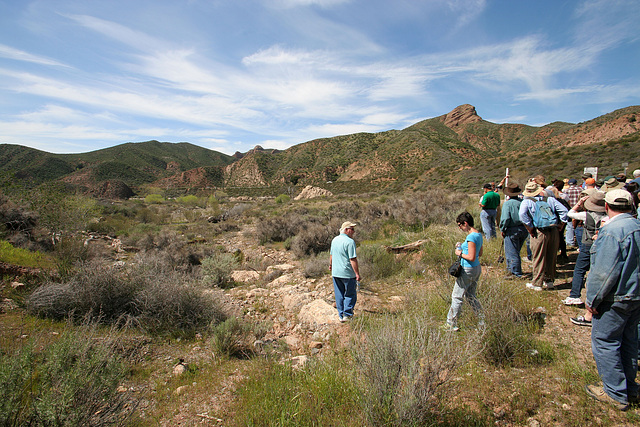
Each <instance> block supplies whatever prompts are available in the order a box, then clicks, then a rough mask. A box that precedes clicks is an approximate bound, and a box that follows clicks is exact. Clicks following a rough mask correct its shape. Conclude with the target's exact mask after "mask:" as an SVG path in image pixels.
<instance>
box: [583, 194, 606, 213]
mask: <svg viewBox="0 0 640 427" xmlns="http://www.w3.org/2000/svg"><path fill="white" fill-rule="evenodd" d="M584 207H585V208H586V209H587V210H590V211H593V212H604V211H605V209H604V193H603V192H602V191H594V192H592V193H591V194H589V198H588V199H587V200H585V201H584Z"/></svg>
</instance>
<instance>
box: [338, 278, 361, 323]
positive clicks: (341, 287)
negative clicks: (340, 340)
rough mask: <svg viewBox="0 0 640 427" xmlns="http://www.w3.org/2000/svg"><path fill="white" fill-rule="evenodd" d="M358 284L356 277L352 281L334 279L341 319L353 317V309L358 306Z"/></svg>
mask: <svg viewBox="0 0 640 427" xmlns="http://www.w3.org/2000/svg"><path fill="white" fill-rule="evenodd" d="M357 284H358V282H356V279H355V277H354V278H352V279H345V278H342V277H334V278H333V291H334V293H335V297H336V308H337V309H338V316H339V317H340V318H341V319H342V318H343V317H351V316H353V308H354V307H355V306H356V300H357V299H358V292H357Z"/></svg>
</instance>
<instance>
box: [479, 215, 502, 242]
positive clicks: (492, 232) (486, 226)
mask: <svg viewBox="0 0 640 427" xmlns="http://www.w3.org/2000/svg"><path fill="white" fill-rule="evenodd" d="M497 214H498V210H497V209H483V210H482V212H480V222H481V223H482V232H483V233H484V236H485V237H486V238H487V240H489V239H493V238H494V237H496V215H497Z"/></svg>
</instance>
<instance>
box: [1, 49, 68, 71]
mask: <svg viewBox="0 0 640 427" xmlns="http://www.w3.org/2000/svg"><path fill="white" fill-rule="evenodd" d="M0 57H3V58H8V59H14V60H16V61H24V62H32V63H34V64H40V65H51V66H56V67H69V66H68V65H66V64H63V63H61V62H59V61H56V60H55V59H51V58H47V57H44V56H39V55H33V54H31V53H28V52H24V51H22V50H19V49H15V48H12V47H11V46H7V45H4V44H0Z"/></svg>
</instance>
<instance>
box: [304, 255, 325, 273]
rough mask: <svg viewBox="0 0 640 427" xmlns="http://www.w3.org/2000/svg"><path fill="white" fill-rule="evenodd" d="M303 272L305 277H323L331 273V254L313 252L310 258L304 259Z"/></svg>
mask: <svg viewBox="0 0 640 427" xmlns="http://www.w3.org/2000/svg"><path fill="white" fill-rule="evenodd" d="M302 270H303V271H302V272H303V274H304V277H307V278H313V277H322V276H324V275H325V274H328V273H329V254H328V253H322V254H319V255H316V254H313V255H311V257H309V259H307V260H305V261H304V264H303V267H302Z"/></svg>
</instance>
